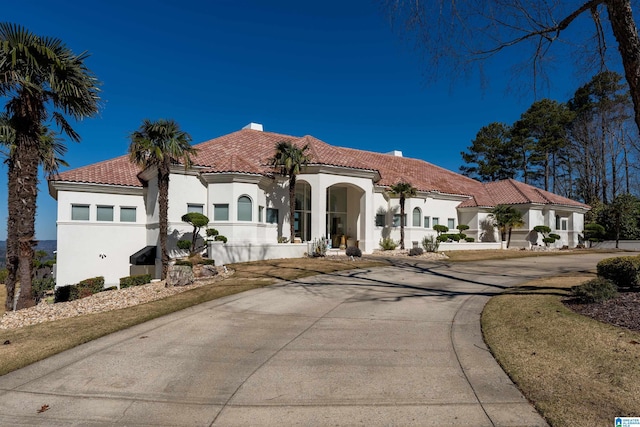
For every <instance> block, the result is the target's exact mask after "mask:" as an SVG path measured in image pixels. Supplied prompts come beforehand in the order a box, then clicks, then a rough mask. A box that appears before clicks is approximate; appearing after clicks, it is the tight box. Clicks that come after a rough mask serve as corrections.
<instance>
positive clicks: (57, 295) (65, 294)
mask: <svg viewBox="0 0 640 427" xmlns="http://www.w3.org/2000/svg"><path fill="white" fill-rule="evenodd" d="M72 286H73V285H66V286H58V287H56V288H54V289H53V302H54V303H57V302H67V301H69V293H70V291H71V287H72Z"/></svg>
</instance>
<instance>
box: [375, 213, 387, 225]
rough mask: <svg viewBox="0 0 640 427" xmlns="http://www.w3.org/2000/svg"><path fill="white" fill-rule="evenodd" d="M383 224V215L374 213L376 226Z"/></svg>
mask: <svg viewBox="0 0 640 427" xmlns="http://www.w3.org/2000/svg"><path fill="white" fill-rule="evenodd" d="M384 226H385V215H384V214H377V215H376V227H384Z"/></svg>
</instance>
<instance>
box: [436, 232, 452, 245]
mask: <svg viewBox="0 0 640 427" xmlns="http://www.w3.org/2000/svg"><path fill="white" fill-rule="evenodd" d="M436 240H437V241H438V243H442V242H448V241H449V235H448V234H441V235H439V236H438V237H436Z"/></svg>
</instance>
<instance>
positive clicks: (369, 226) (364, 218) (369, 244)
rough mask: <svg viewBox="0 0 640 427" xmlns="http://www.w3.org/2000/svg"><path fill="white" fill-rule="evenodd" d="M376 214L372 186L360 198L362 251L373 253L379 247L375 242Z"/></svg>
mask: <svg viewBox="0 0 640 427" xmlns="http://www.w3.org/2000/svg"><path fill="white" fill-rule="evenodd" d="M375 217H376V212H375V209H374V203H373V186H372V185H370V186H369V188H367V189H366V190H365V191H364V192H363V193H362V195H361V196H360V224H358V225H359V227H360V242H359V244H360V250H361V251H362V252H366V253H371V252H373V250H374V249H375V248H376V247H377V242H374V237H373V234H374V225H375Z"/></svg>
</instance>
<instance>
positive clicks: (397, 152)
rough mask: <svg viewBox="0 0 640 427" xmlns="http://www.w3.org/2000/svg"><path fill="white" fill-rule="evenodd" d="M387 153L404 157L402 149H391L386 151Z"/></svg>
mask: <svg viewBox="0 0 640 427" xmlns="http://www.w3.org/2000/svg"><path fill="white" fill-rule="evenodd" d="M385 154H389V155H390V156H395V157H402V151H400V150H393V151H389V152H388V153H385Z"/></svg>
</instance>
